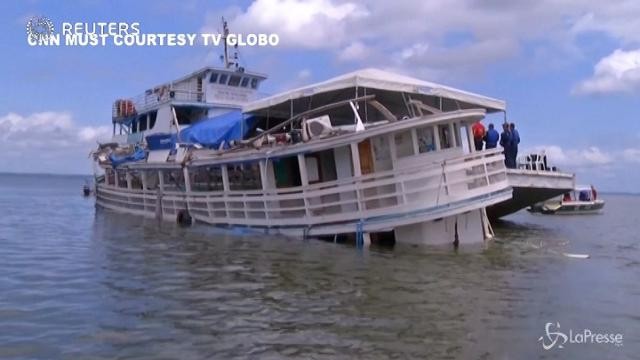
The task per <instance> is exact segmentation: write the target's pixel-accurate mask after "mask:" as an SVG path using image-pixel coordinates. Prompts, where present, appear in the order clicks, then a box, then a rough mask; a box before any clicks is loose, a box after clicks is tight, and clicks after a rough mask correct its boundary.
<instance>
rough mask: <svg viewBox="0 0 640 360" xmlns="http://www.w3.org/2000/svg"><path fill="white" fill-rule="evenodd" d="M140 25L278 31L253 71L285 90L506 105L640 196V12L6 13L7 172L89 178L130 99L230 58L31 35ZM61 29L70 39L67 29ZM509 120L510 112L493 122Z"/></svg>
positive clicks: (482, 0)
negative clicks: (446, 89) (377, 85)
mask: <svg viewBox="0 0 640 360" xmlns="http://www.w3.org/2000/svg"><path fill="white" fill-rule="evenodd" d="M33 16H46V17H47V18H49V19H51V20H52V22H53V23H54V26H58V27H59V26H60V24H61V23H62V22H83V23H92V22H127V23H133V22H138V23H140V30H141V32H143V33H217V32H219V31H220V30H221V25H220V18H221V17H222V16H224V17H225V18H226V19H227V20H228V21H229V25H230V28H231V31H232V32H237V33H260V32H263V33H276V34H278V35H279V38H280V42H279V44H278V45H277V46H275V47H243V48H241V49H240V59H241V64H242V65H243V66H244V67H245V68H247V69H248V70H252V71H257V72H261V73H265V74H268V75H269V79H268V80H267V81H266V82H265V83H264V84H263V87H262V89H261V91H262V92H263V93H264V94H274V93H277V92H278V91H282V90H286V89H289V88H292V87H297V86H301V85H305V84H310V83H313V82H317V81H322V80H325V79H327V78H329V77H332V76H336V75H339V74H342V73H345V72H348V71H353V70H357V69H359V68H366V67H377V68H381V69H384V70H388V71H394V72H398V73H402V74H406V75H410V76H414V77H418V78H421V79H424V80H429V81H434V82H439V83H443V84H446V85H450V86H455V87H459V88H462V89H464V90H468V91H473V92H477V93H480V94H483V95H487V96H491V97H495V98H499V99H503V100H505V101H506V102H507V109H508V110H507V119H508V120H509V121H510V122H515V123H516V126H517V128H518V129H519V132H520V137H521V144H520V153H521V154H523V153H527V152H529V151H538V150H542V149H544V150H545V151H546V153H547V155H548V157H549V160H550V162H551V163H552V164H554V165H557V166H558V167H559V168H561V169H563V170H567V171H570V172H575V173H576V175H577V182H578V183H581V184H594V185H595V186H596V187H597V188H599V189H601V190H604V191H623V192H640V190H639V188H640V187H639V186H638V185H637V184H640V121H639V120H640V119H639V118H640V1H637V0H609V1H607V2H606V3H603V2H602V1H600V0H537V1H528V0H414V1H407V0H395V1H388V0H364V1H349V0H345V1H341V0H253V1H249V0H247V1H200V0H184V1H169V0H154V1H121V0H115V1H100V0H84V1H65V2H61V1H36V0H27V1H11V2H10V1H3V2H0V20H1V21H0V40H1V41H0V54H2V56H0V69H1V70H0V85H1V86H0V153H1V155H0V159H1V160H0V172H46V173H75V174H89V173H91V172H92V167H91V162H90V160H89V158H88V154H89V151H90V150H91V149H93V148H94V147H95V145H96V141H97V139H103V138H104V137H105V136H107V135H108V134H109V132H110V125H111V119H110V117H111V105H112V103H113V101H114V100H115V99H117V98H123V97H124V98H126V97H130V96H134V95H137V94H141V93H142V92H143V91H144V90H145V89H147V88H149V87H152V86H155V85H158V84H161V83H163V82H166V81H170V80H172V79H175V78H178V77H181V76H183V75H186V74H188V73H190V72H192V71H194V70H196V69H198V68H201V67H203V66H219V65H221V63H220V60H219V56H220V54H221V52H222V51H221V49H220V48H217V47H213V46H208V47H205V46H202V45H198V46H193V47H115V46H105V47H100V46H98V47H68V46H60V47H44V46H29V44H28V43H27V35H26V24H27V21H28V20H29V19H30V18H32V17H33ZM57 30H59V29H57ZM488 121H493V122H496V123H499V122H501V121H502V117H501V116H500V117H490V118H489V119H488V120H487V122H488Z"/></svg>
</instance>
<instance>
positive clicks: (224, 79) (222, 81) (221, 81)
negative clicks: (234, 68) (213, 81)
mask: <svg viewBox="0 0 640 360" xmlns="http://www.w3.org/2000/svg"><path fill="white" fill-rule="evenodd" d="M228 78H229V75H227V74H220V79H219V80H218V84H222V85H226V84H227V79H228Z"/></svg>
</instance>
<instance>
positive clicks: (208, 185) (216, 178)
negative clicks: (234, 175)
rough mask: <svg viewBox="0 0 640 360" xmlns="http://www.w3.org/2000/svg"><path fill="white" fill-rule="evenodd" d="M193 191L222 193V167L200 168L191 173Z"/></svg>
mask: <svg viewBox="0 0 640 360" xmlns="http://www.w3.org/2000/svg"><path fill="white" fill-rule="evenodd" d="M189 177H190V178H191V179H190V180H191V190H193V191H222V190H223V189H224V186H223V183H222V168H221V167H220V166H200V167H197V168H194V169H191V170H190V171H189Z"/></svg>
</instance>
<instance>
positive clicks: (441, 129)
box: [438, 124, 453, 149]
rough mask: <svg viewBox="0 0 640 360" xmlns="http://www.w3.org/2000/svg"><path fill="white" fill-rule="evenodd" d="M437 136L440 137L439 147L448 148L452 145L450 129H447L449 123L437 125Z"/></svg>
mask: <svg viewBox="0 0 640 360" xmlns="http://www.w3.org/2000/svg"><path fill="white" fill-rule="evenodd" d="M438 136H439V137H440V148H441V149H449V148H451V147H452V146H453V139H452V137H451V131H450V130H449V124H442V125H438Z"/></svg>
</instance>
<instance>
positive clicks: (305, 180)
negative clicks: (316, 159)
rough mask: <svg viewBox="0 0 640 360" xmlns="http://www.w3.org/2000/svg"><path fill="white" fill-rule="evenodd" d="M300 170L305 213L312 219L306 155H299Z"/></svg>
mask: <svg viewBox="0 0 640 360" xmlns="http://www.w3.org/2000/svg"><path fill="white" fill-rule="evenodd" d="M298 170H299V171H300V183H302V200H303V201H304V213H305V215H306V216H307V217H308V218H311V215H312V214H311V209H309V199H308V198H307V187H308V186H309V173H308V172H307V160H306V159H305V157H304V154H298Z"/></svg>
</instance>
